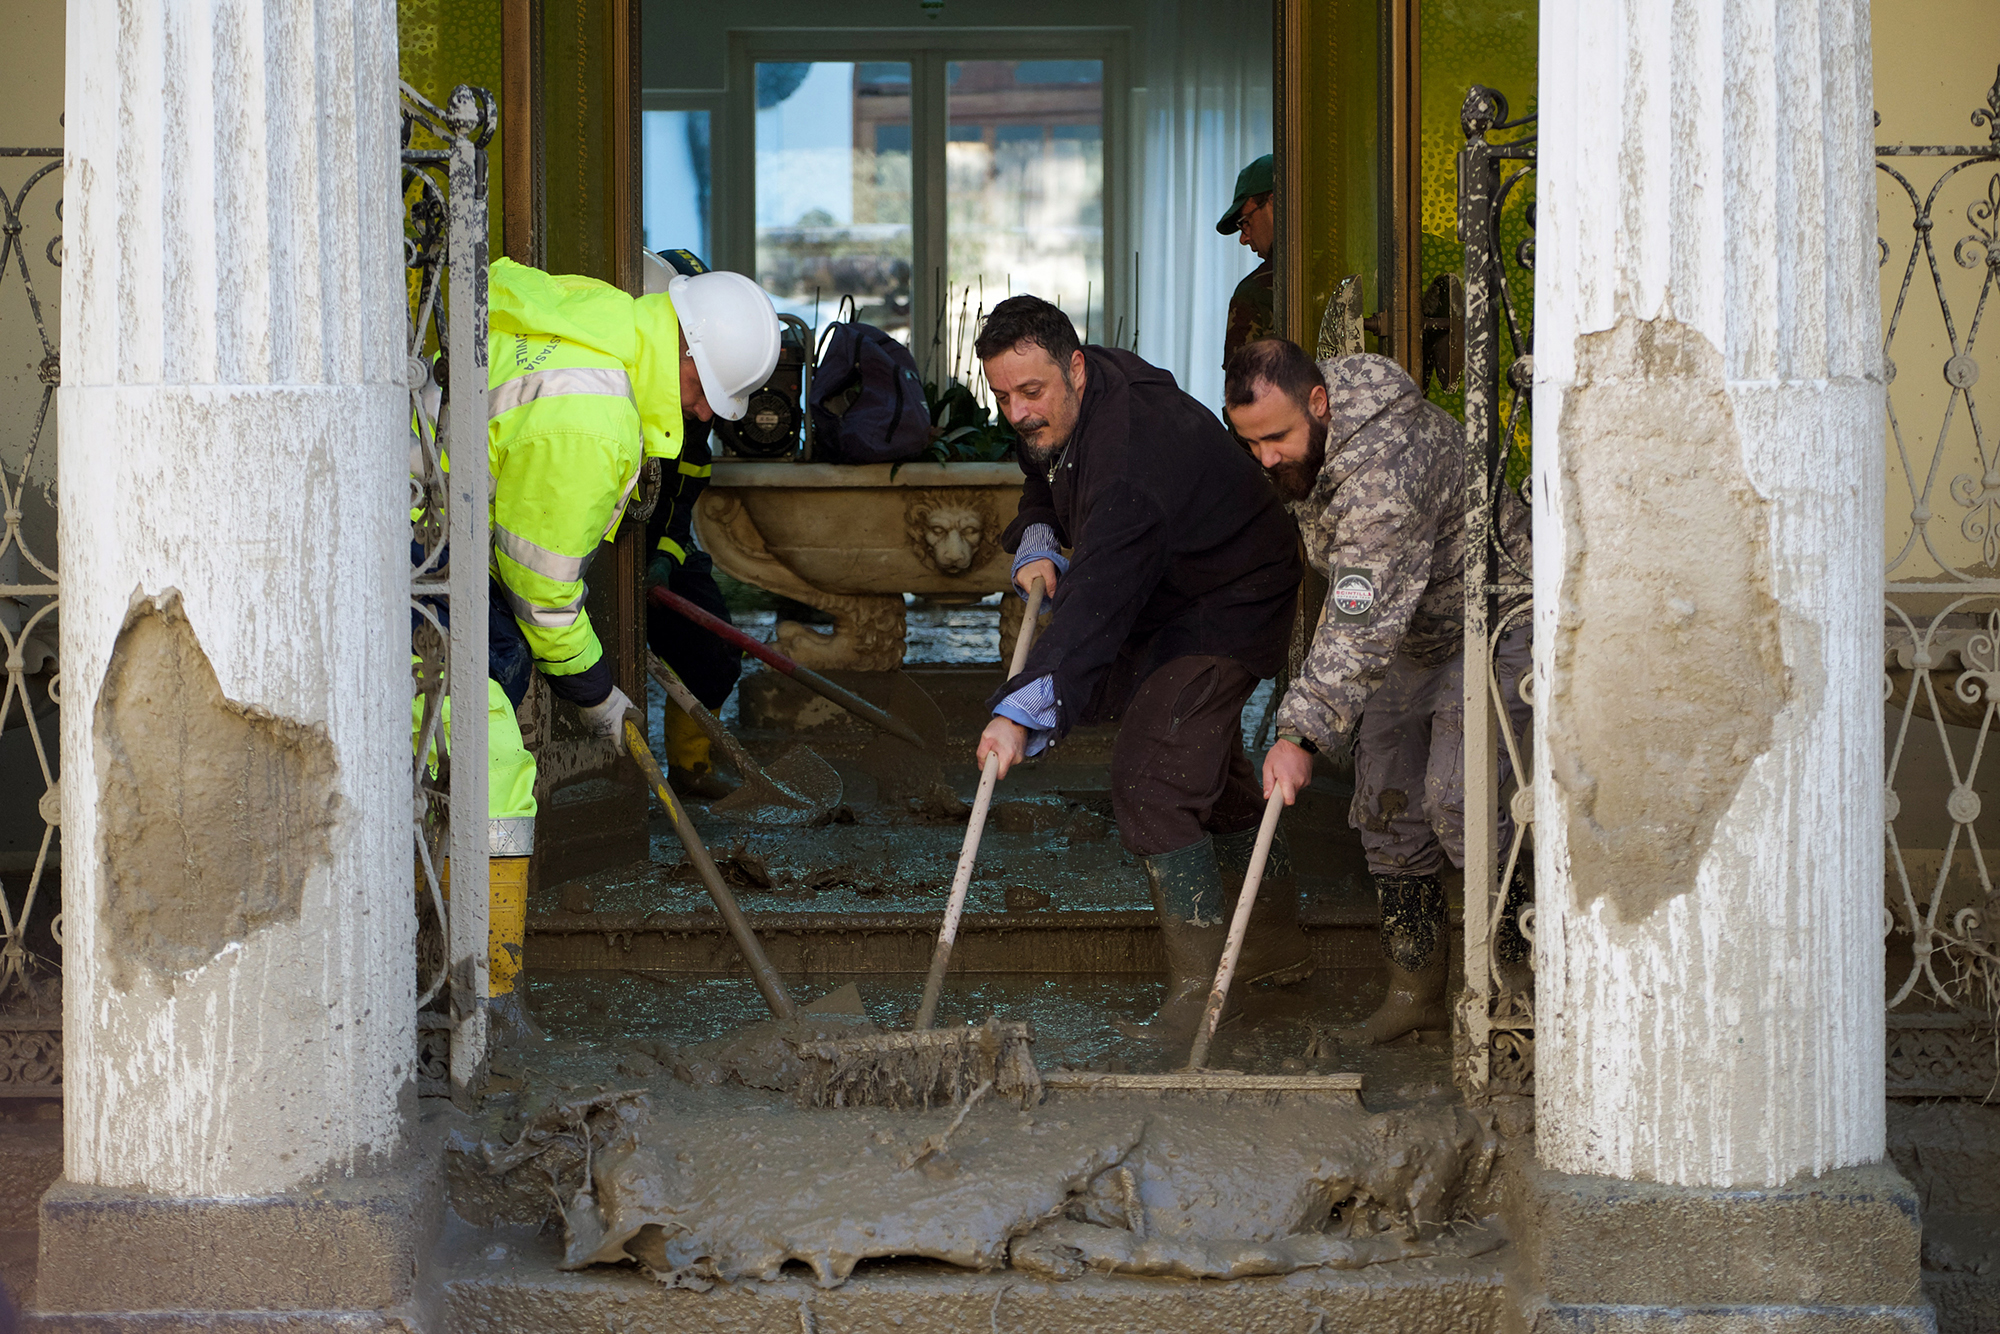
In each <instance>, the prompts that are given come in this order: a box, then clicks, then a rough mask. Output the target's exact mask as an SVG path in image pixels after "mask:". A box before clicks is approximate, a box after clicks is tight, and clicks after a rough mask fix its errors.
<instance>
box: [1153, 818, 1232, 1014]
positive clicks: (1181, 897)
mask: <svg viewBox="0 0 2000 1334" xmlns="http://www.w3.org/2000/svg"><path fill="white" fill-rule="evenodd" d="M1143 864H1144V866H1145V868H1146V882H1147V884H1148V886H1149V887H1150V888H1151V890H1152V894H1153V911H1154V913H1155V914H1156V915H1157V916H1158V919H1159V923H1160V943H1161V944H1162V945H1164V946H1165V947H1166V954H1167V995H1166V999H1165V1000H1164V1001H1162V1002H1161V1004H1160V1009H1159V1012H1158V1013H1157V1014H1155V1015H1154V1016H1153V1019H1152V1022H1151V1023H1150V1024H1148V1025H1147V1026H1146V1031H1147V1033H1148V1035H1150V1036H1153V1037H1160V1038H1168V1039H1172V1040H1175V1041H1179V1040H1184V1039H1186V1038H1192V1037H1193V1036H1194V1030H1195V1025H1196V1024H1198V1023H1199V1022H1200V1021H1201V1012H1202V1007H1204V1006H1205V1005H1207V1004H1208V992H1209V988H1210V987H1212V986H1214V985H1215V969H1216V966H1217V965H1218V964H1220V963H1221V962H1222V946H1223V941H1224V940H1225V939H1226V938H1227V936H1228V934H1229V919H1228V918H1226V917H1225V916H1223V913H1222V871H1221V868H1220V867H1219V866H1217V864H1216V860H1215V840H1214V839H1212V838H1210V837H1209V836H1208V835H1207V834H1203V835H1202V836H1201V842H1199V843H1193V844H1189V845H1188V846H1187V847H1185V848H1180V849H1178V850H1176V851H1174V852H1162V853H1159V854H1158V855H1156V856H1152V857H1147V858H1145V859H1144V861H1143Z"/></svg>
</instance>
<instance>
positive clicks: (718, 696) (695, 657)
mask: <svg viewBox="0 0 2000 1334" xmlns="http://www.w3.org/2000/svg"><path fill="white" fill-rule="evenodd" d="M667 587H668V589H670V590H671V591H673V592H675V593H678V594H680V595H681V596H682V597H684V598H686V599H687V600H688V601H689V602H692V603H694V605H695V606H697V607H700V608H701V609H702V610H703V611H706V612H712V613H714V614H715V615H717V616H720V617H721V618H722V619H723V620H725V621H726V620H728V619H729V604H727V603H726V602H724V601H723V600H722V590H721V589H719V588H717V587H716V586H715V564H714V562H713V561H711V560H709V558H708V553H707V552H706V551H703V550H702V549H701V548H699V547H696V546H693V545H692V544H689V548H688V554H687V559H686V560H684V561H682V562H680V564H678V565H676V566H675V567H674V574H673V578H671V579H669V580H668V581H667ZM646 643H647V645H648V646H649V647H651V648H652V650H653V652H655V653H657V654H659V655H660V661H662V662H664V663H666V664H667V666H669V667H671V668H673V669H674V674H675V675H676V676H678V677H680V678H681V680H682V681H684V682H686V683H687V688H688V689H689V690H690V691H692V692H694V697H695V698H696V699H698V700H700V701H701V702H702V704H703V706H704V707H706V708H709V709H719V708H721V707H722V702H723V701H724V700H726V699H728V698H729V692H730V691H732V690H734V689H735V688H736V678H737V677H739V676H741V675H742V674H743V651H742V650H741V649H737V648H732V647H731V646H730V645H728V644H725V643H723V642H722V641H721V640H720V639H718V638H716V637H715V636H714V635H712V634H710V633H709V632H708V631H706V630H704V629H702V628H701V627H700V626H698V625H696V624H695V623H694V622H693V621H690V620H687V619H686V618H685V617H683V616H681V615H679V614H678V613H676V612H672V611H669V610H667V609H666V608H665V607H662V606H658V605H657V604H655V603H652V602H648V603H647V604H646Z"/></svg>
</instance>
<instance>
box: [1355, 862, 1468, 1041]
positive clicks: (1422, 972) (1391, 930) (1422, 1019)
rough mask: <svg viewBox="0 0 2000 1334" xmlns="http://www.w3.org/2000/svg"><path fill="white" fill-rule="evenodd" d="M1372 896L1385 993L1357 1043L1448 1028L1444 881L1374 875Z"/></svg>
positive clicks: (1392, 1039) (1414, 876) (1428, 876)
mask: <svg viewBox="0 0 2000 1334" xmlns="http://www.w3.org/2000/svg"><path fill="white" fill-rule="evenodd" d="M1375 893H1376V895H1377V897H1379V898H1380V899H1381V901H1382V954H1383V956H1384V957H1385V958H1386V959H1387V960H1388V961H1389V995H1388V997H1387V998H1386V999H1384V1000H1383V1002H1382V1006H1381V1008H1380V1009H1378V1010H1376V1011H1375V1013H1374V1014H1372V1015H1370V1016H1368V1022H1367V1023H1365V1024H1363V1025H1362V1026H1361V1040H1362V1041H1363V1042H1368V1043H1383V1042H1394V1041H1395V1040H1396V1039H1397V1038H1399V1037H1402V1036H1403V1035H1404V1034H1405V1033H1412V1032H1415V1031H1417V1030H1418V1029H1425V1028H1432V1029H1436V1028H1449V1027H1450V1026H1451V1016H1450V1012H1449V1010H1448V1009H1447V1007H1446V1005H1445V999H1444V981H1445V966H1446V962H1447V961H1446V959H1445V913H1444V883H1443V882H1442V881H1441V880H1439V879H1438V878H1437V877H1436V876H1434V875H1378V876H1376V877H1375Z"/></svg>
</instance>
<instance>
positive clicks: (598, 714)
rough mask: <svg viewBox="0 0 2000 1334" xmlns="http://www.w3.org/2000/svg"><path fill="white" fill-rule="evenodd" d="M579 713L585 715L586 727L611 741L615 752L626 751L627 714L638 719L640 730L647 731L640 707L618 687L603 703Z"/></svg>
mask: <svg viewBox="0 0 2000 1334" xmlns="http://www.w3.org/2000/svg"><path fill="white" fill-rule="evenodd" d="M578 712H580V713H581V714H583V721H584V723H585V725H587V726H588V727H589V728H590V730H591V731H593V732H595V733H597V735H599V736H601V737H603V738H604V739H605V740H606V741H609V742H610V743H611V745H612V748H613V749H615V750H620V751H622V750H624V749H625V715H626V714H628V713H629V714H631V715H632V716H633V717H634V718H635V719H638V721H639V728H640V730H641V731H644V730H645V725H646V724H645V719H644V718H643V716H642V715H640V713H639V709H638V706H637V705H635V704H633V703H632V701H631V699H630V698H629V697H628V696H627V695H626V694H625V692H624V691H622V690H620V689H619V688H618V687H617V686H613V687H611V693H610V694H608V695H606V696H605V697H604V699H603V700H602V701H601V702H599V703H596V704H592V705H589V706H588V707H585V708H580V709H579V710H578Z"/></svg>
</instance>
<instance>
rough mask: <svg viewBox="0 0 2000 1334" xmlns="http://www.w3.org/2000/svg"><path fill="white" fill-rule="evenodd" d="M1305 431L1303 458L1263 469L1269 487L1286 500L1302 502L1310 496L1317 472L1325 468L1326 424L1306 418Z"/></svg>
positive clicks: (1317, 478) (1316, 479) (1317, 475)
mask: <svg viewBox="0 0 2000 1334" xmlns="http://www.w3.org/2000/svg"><path fill="white" fill-rule="evenodd" d="M1306 429H1307V432H1308V434H1307V436H1306V455H1305V457H1304V458H1302V459H1298V460H1296V461H1294V462H1289V463H1280V464H1279V465H1278V466H1277V467H1275V468H1267V469H1265V472H1266V473H1268V474H1269V475H1270V478H1271V485H1273V486H1275V487H1277V488H1278V494H1279V495H1281V496H1283V497H1284V498H1285V499H1286V500H1304V499H1305V498H1306V497H1307V496H1309V495H1311V494H1312V489H1313V483H1315V482H1317V481H1318V480H1319V470H1320V469H1321V468H1324V467H1325V466H1326V423H1325V422H1322V421H1315V420H1313V419H1312V418H1311V417H1307V418H1306Z"/></svg>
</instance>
